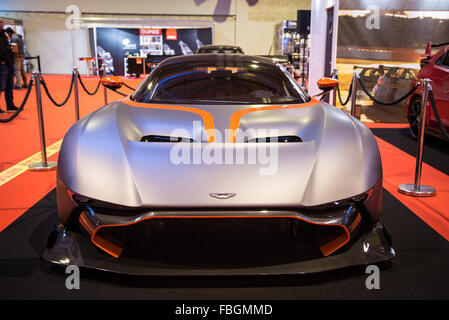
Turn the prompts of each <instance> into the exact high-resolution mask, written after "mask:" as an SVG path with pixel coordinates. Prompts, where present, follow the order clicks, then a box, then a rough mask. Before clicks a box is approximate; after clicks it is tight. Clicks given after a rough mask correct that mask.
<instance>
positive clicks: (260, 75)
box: [132, 59, 309, 104]
mask: <svg viewBox="0 0 449 320" xmlns="http://www.w3.org/2000/svg"><path fill="white" fill-rule="evenodd" d="M206 60H207V61H203V62H199V61H201V60H196V61H183V62H182V63H172V64H167V65H161V66H159V67H157V68H155V69H154V70H153V72H152V73H151V74H150V75H149V76H148V77H147V78H146V79H145V80H144V81H143V82H142V84H141V85H140V86H139V88H137V90H136V92H135V93H134V94H133V96H132V99H133V100H135V101H137V102H143V103H183V104H184V103H203V104H209V103H210V104H278V103H303V102H306V101H308V100H309V98H308V96H307V95H306V94H305V93H304V92H303V91H302V90H301V89H300V87H299V85H298V84H297V83H296V81H295V80H294V79H293V78H292V77H291V75H290V74H289V73H288V72H287V71H286V70H285V68H283V67H282V66H279V65H277V66H276V65H273V64H266V63H260V62H258V61H249V62H247V61H235V60H230V61H232V63H229V64H228V65H227V64H226V63H224V65H223V60H221V62H222V63H215V62H217V61H219V60H218V59H217V60H211V59H206ZM219 64H221V66H219Z"/></svg>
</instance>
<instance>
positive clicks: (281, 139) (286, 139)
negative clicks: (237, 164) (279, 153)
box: [248, 136, 302, 143]
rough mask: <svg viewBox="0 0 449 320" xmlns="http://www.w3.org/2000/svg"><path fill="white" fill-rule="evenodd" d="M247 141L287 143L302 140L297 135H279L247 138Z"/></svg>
mask: <svg viewBox="0 0 449 320" xmlns="http://www.w3.org/2000/svg"><path fill="white" fill-rule="evenodd" d="M248 142H256V143H267V142H275V143H289V142H302V140H301V138H300V137H298V136H280V137H266V138H255V139H251V140H248Z"/></svg>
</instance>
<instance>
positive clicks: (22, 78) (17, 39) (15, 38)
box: [6, 27, 27, 89]
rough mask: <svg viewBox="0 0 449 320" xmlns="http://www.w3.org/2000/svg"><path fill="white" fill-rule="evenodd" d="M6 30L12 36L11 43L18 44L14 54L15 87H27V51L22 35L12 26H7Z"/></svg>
mask: <svg viewBox="0 0 449 320" xmlns="http://www.w3.org/2000/svg"><path fill="white" fill-rule="evenodd" d="M6 32H7V33H8V35H9V36H10V38H11V43H15V44H16V45H17V53H15V54H14V69H15V73H16V84H15V86H14V89H21V88H26V87H27V74H26V72H25V67H24V64H23V62H24V60H25V51H24V43H23V39H22V36H21V35H20V34H18V33H15V32H14V30H13V29H12V28H10V27H9V28H6ZM22 82H23V84H22Z"/></svg>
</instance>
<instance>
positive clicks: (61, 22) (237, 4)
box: [0, 0, 311, 73]
mask: <svg viewBox="0 0 449 320" xmlns="http://www.w3.org/2000/svg"><path fill="white" fill-rule="evenodd" d="M0 1H2V0H0ZM310 2H311V0H259V2H258V3H257V4H255V5H254V6H249V5H248V3H247V1H246V0H229V1H228V0H163V1H160V0H132V1H113V2H111V1H110V0H94V1H93V0H15V1H8V2H6V1H4V2H3V1H2V3H1V5H0V16H4V17H13V18H17V19H21V20H23V23H24V27H25V41H26V43H27V49H28V51H29V52H30V53H31V54H32V55H40V56H41V64H42V69H43V72H45V73H70V72H71V70H72V64H73V62H72V46H71V38H70V37H71V32H70V30H68V29H67V28H66V26H65V19H66V17H67V16H68V14H65V9H66V7H67V6H68V5H73V4H74V5H77V6H78V7H79V8H80V10H81V13H84V15H86V14H92V13H113V14H147V15H158V14H164V15H167V14H170V15H173V16H172V17H158V18H157V19H167V20H168V21H170V19H171V20H174V19H180V16H181V18H183V19H184V20H185V21H188V20H189V19H190V20H200V21H204V22H207V21H209V22H210V23H211V24H212V25H213V30H214V33H213V40H214V43H215V44H236V45H240V46H241V47H242V48H243V50H244V51H245V53H247V54H254V55H257V54H260V55H266V54H268V53H269V50H270V47H271V45H272V43H273V36H274V32H275V24H276V23H278V22H280V21H282V20H296V11H297V10H304V9H310ZM229 3H230V5H229V6H227V5H226V4H229ZM2 10H9V12H2ZM14 10H15V11H17V12H11V11H14ZM19 11H20V12H19ZM24 11H25V12H24ZM33 12H34V13H33ZM177 15H178V16H177ZM188 15H192V16H188ZM214 15H228V16H229V17H228V18H227V19H225V21H217V19H216V17H215V18H214ZM103 17H104V16H103ZM138 17H139V16H137V18H138ZM184 20H183V21H184ZM192 23H193V22H192ZM183 24H185V23H184V22H183ZM74 34H75V39H76V42H75V43H76V56H77V58H78V57H82V56H91V52H90V48H89V44H88V41H89V37H88V32H87V30H78V31H75V33H74ZM75 64H76V66H77V67H78V68H79V70H80V72H82V73H85V72H86V71H87V70H86V65H85V63H83V62H78V61H77V59H76V62H75Z"/></svg>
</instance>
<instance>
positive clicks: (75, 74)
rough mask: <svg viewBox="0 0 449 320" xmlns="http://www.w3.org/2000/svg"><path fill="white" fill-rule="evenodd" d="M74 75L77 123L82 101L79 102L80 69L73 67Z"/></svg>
mask: <svg viewBox="0 0 449 320" xmlns="http://www.w3.org/2000/svg"><path fill="white" fill-rule="evenodd" d="M73 74H74V76H75V82H74V83H73V85H74V91H75V117H76V121H78V120H79V119H80V101H79V92H78V75H79V73H78V68H77V67H73Z"/></svg>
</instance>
